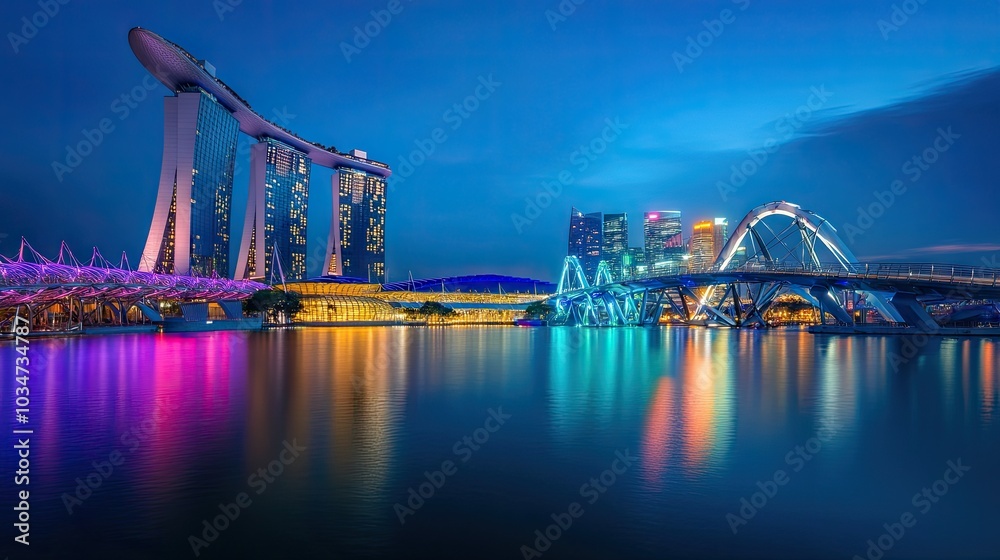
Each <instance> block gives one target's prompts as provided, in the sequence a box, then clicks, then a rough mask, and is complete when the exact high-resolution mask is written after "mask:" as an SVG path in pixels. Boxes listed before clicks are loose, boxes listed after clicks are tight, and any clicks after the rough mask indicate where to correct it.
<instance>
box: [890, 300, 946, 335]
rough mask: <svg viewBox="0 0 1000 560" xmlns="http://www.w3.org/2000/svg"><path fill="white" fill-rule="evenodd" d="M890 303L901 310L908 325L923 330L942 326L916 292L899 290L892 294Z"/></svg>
mask: <svg viewBox="0 0 1000 560" xmlns="http://www.w3.org/2000/svg"><path fill="white" fill-rule="evenodd" d="M890 303H892V306H893V307H895V308H896V310H897V311H899V314H900V315H901V316H902V317H903V320H904V321H906V324H907V325H910V326H912V327H916V328H918V329H920V330H922V331H933V330H936V329H938V328H940V325H938V323H937V321H935V320H934V317H931V314H930V313H928V312H927V310H926V309H924V305H923V304H922V303H920V302H919V301H918V300H917V296H916V295H915V294H909V293H906V292H897V293H896V294H895V295H894V296H892V299H891V300H890Z"/></svg>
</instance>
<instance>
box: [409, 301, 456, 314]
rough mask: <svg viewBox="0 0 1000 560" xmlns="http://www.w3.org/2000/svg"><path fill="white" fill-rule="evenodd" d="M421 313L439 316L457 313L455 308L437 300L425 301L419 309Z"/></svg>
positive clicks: (418, 311)
mask: <svg viewBox="0 0 1000 560" xmlns="http://www.w3.org/2000/svg"><path fill="white" fill-rule="evenodd" d="M417 313H418V314H420V315H437V316H438V317H447V316H448V315H452V314H454V313H455V310H454V309H452V308H450V307H445V306H444V305H441V304H440V303H438V302H436V301H425V302H424V304H423V305H421V306H420V309H418V310H417Z"/></svg>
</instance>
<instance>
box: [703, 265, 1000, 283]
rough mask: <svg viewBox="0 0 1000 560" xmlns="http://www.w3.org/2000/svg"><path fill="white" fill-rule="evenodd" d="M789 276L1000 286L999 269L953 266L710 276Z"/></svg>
mask: <svg viewBox="0 0 1000 560" xmlns="http://www.w3.org/2000/svg"><path fill="white" fill-rule="evenodd" d="M719 272H730V273H731V272H737V273H753V272H767V273H779V274H782V273H786V274H795V275H803V274H805V275H809V276H824V277H837V278H865V279H885V280H907V279H909V280H927V281H933V282H948V283H954V284H973V285H977V286H992V287H995V286H997V285H998V282H1000V269H996V268H990V267H978V266H966V265H952V264H942V263H855V264H851V265H848V268H845V267H844V265H842V264H840V263H821V265H820V266H815V265H802V264H798V263H795V264H785V263H770V264H764V263H758V262H752V263H746V264H743V265H741V266H738V267H732V266H729V267H726V269H725V270H724V271H722V270H719V269H718V268H716V267H713V268H712V269H710V270H709V271H708V273H719Z"/></svg>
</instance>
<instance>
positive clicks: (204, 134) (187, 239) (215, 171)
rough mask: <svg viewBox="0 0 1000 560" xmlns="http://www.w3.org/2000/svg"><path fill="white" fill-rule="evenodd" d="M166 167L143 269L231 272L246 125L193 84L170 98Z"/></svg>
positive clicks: (166, 115)
mask: <svg viewBox="0 0 1000 560" xmlns="http://www.w3.org/2000/svg"><path fill="white" fill-rule="evenodd" d="M163 126H164V143H163V165H162V167H161V168H160V184H159V188H158V192H157V195H156V208H155V210H154V211H153V222H152V225H151V226H150V228H149V235H148V236H147V237H146V246H145V249H144V250H143V254H142V261H141V262H140V263H139V270H143V271H153V272H160V273H165V274H183V275H187V274H192V275H196V276H211V275H213V274H217V275H219V276H221V277H223V278H225V277H228V276H229V236H230V234H229V218H230V213H231V210H232V198H233V166H234V164H235V162H236V141H237V138H238V136H239V130H240V125H239V122H238V121H237V120H236V119H235V118H234V117H233V116H232V114H230V112H229V111H228V110H227V109H226V108H225V107H223V106H222V105H220V104H219V102H218V101H217V100H216V98H215V97H214V96H213V95H211V94H210V93H208V92H206V91H204V90H202V89H201V88H198V87H193V86H189V87H186V88H184V89H183V90H182V91H178V92H177V94H176V95H174V96H170V97H166V98H164V99H163Z"/></svg>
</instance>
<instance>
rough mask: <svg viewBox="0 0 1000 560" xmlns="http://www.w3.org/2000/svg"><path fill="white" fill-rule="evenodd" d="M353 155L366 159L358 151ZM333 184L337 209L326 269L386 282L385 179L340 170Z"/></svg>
mask: <svg viewBox="0 0 1000 560" xmlns="http://www.w3.org/2000/svg"><path fill="white" fill-rule="evenodd" d="M352 155H355V156H357V157H361V158H364V157H366V154H365V153H364V152H361V151H358V150H355V151H353V152H352ZM333 182H334V202H333V206H334V208H335V209H336V210H335V213H334V219H333V220H332V222H331V231H330V237H329V239H330V243H329V245H328V247H327V262H326V263H325V265H324V270H325V271H326V273H327V274H336V275H341V276H350V277H354V278H362V279H365V280H367V281H369V282H375V283H383V282H385V281H386V279H385V195H386V180H385V177H381V176H379V175H375V174H372V173H365V172H364V171H360V170H357V169H350V168H347V167H341V168H338V169H337V170H336V172H335V173H334V174H333Z"/></svg>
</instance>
